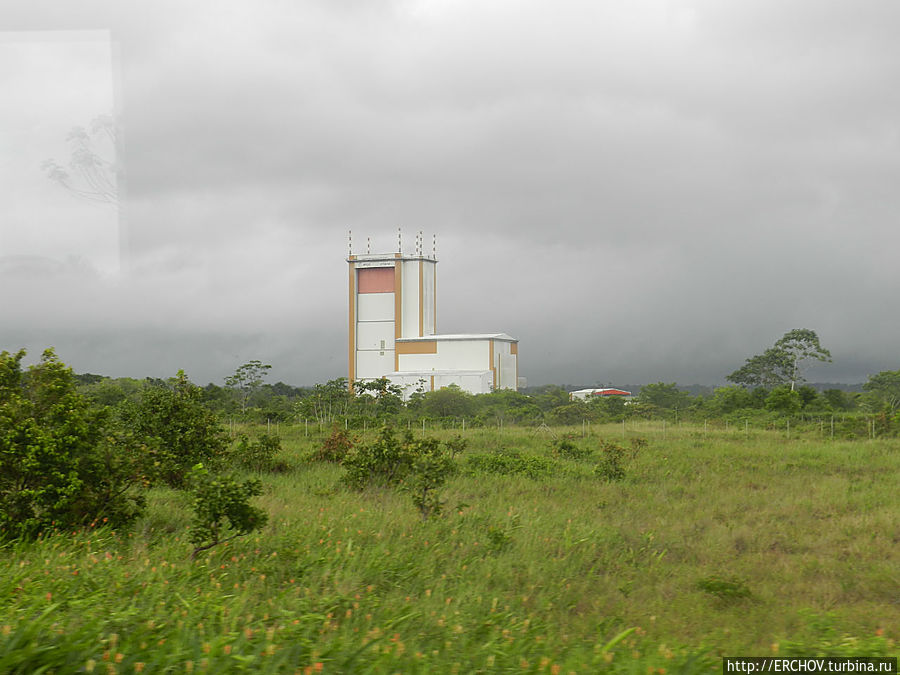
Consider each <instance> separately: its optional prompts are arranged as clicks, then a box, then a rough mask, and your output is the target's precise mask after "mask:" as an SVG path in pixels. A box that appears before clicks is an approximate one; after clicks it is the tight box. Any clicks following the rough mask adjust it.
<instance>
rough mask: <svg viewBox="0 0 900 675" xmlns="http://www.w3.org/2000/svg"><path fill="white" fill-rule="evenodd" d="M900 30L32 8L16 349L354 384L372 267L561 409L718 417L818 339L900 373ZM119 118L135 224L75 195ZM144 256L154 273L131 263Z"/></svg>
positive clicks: (441, 13) (2, 35)
mask: <svg viewBox="0 0 900 675" xmlns="http://www.w3.org/2000/svg"><path fill="white" fill-rule="evenodd" d="M898 26H900V3H897V2H896V1H895V0H881V1H872V0H857V1H856V2H846V0H840V1H836V0H802V1H799V0H798V1H792V0H777V1H776V0H732V1H729V2H722V0H696V1H690V0H684V1H678V0H672V1H666V0H605V1H601V0H554V2H549V1H548V0H395V1H384V2H380V1H378V0H319V1H302V0H283V1H275V0H263V1H259V0H256V1H253V2H251V1H250V0H241V1H236V0H216V1H212V0H204V1H200V0H193V1H191V2H182V1H178V2H176V1H175V0H168V1H159V0H158V1H156V2H136V1H133V0H116V1H115V2H113V1H109V2H100V1H98V2H83V1H78V0H76V1H72V2H65V3H60V2H58V0H52V1H46V0H38V1H35V0H28V1H27V2H26V1H25V0H22V1H21V2H18V1H10V0H0V191H2V197H3V198H2V200H0V349H7V350H14V349H18V348H20V347H26V348H27V349H28V350H29V359H34V358H37V357H38V356H39V354H40V352H41V351H42V350H43V349H44V348H45V347H47V346H54V347H55V348H56V350H57V353H58V354H59V355H60V357H61V358H62V359H63V360H64V361H65V362H66V363H68V364H69V365H71V366H72V367H73V368H74V369H75V370H76V371H77V372H94V373H101V374H105V375H110V376H134V377H144V376H148V375H150V376H158V377H166V376H170V375H173V374H174V373H175V371H176V370H178V369H179V368H183V369H184V370H185V371H186V372H187V373H188V375H189V376H190V377H191V378H192V379H193V380H195V381H197V382H200V383H206V382H209V381H213V382H217V383H219V384H221V383H222V380H223V378H224V377H225V376H227V375H228V374H230V373H232V372H233V371H234V369H235V368H236V367H237V366H239V365H240V364H242V363H244V362H246V361H248V360H251V359H260V360H262V361H264V362H266V363H270V364H272V366H273V368H272V371H271V375H270V380H272V381H276V380H282V381H285V382H289V383H292V384H297V385H302V384H313V383H315V382H322V381H325V380H326V379H331V378H334V377H341V376H345V375H346V372H347V364H346V359H347V349H346V339H347V338H346V334H347V319H346V312H347V308H346V304H347V270H346V267H347V263H346V262H345V259H346V256H347V231H348V229H352V230H353V238H354V249H355V252H364V250H365V245H366V244H365V242H366V237H370V238H371V241H372V251H373V252H382V251H394V250H396V241H397V228H398V227H402V228H403V235H404V249H405V250H407V252H412V249H413V245H414V237H415V233H416V232H417V231H419V230H422V231H424V233H425V236H426V238H427V240H428V242H429V249H430V242H431V236H432V234H435V235H436V236H437V255H438V258H439V260H440V263H439V265H438V286H437V288H438V331H439V332H444V333H454V332H506V333H509V334H510V335H512V336H514V337H516V338H518V339H519V340H520V346H519V354H520V364H519V368H520V374H522V375H524V376H526V377H527V378H528V383H529V384H542V383H550V382H556V383H562V382H568V383H580V384H594V383H600V384H617V383H618V384H625V383H634V384H638V383H647V382H657V381H666V382H671V381H677V382H678V383H680V384H693V383H701V384H718V383H723V382H724V377H725V375H727V374H728V373H730V372H732V371H733V370H735V369H736V368H738V367H739V366H741V365H742V364H743V362H744V359H746V358H747V357H748V356H751V355H753V354H757V353H761V352H762V351H763V350H764V349H766V348H767V347H769V346H771V345H772V343H773V342H774V341H775V340H776V339H778V338H779V337H780V336H781V335H782V334H783V333H785V332H786V331H788V330H790V329H792V328H811V329H813V330H815V331H817V332H818V334H819V336H820V338H821V340H822V344H823V345H824V346H825V347H827V348H829V349H830V350H831V352H832V355H833V357H834V363H833V364H832V365H830V366H827V367H821V368H816V369H812V370H811V371H810V372H809V373H808V377H809V379H811V380H814V381H831V382H839V381H843V382H862V381H865V379H866V377H867V375H868V374H870V373H875V372H878V371H881V370H886V369H890V370H894V369H898V368H900V311H898V309H900V307H898V300H897V298H898V290H900V264H898V259H900V226H898V214H900V86H898V82H900V42H898V40H897V27H898ZM104 114H106V115H108V114H112V115H115V117H116V120H117V122H118V126H119V129H120V132H121V139H122V145H121V147H120V149H119V152H118V153H116V152H115V148H114V147H113V146H111V145H110V144H105V145H104V143H102V142H101V141H100V139H99V138H98V139H97V141H96V146H95V147H96V149H97V152H98V154H100V155H102V156H104V157H107V158H108V159H110V160H113V159H115V160H116V161H117V163H118V169H119V175H120V176H121V177H123V178H124V180H123V181H122V182H121V183H120V185H119V196H120V204H119V206H118V207H116V206H115V205H113V204H107V203H92V202H89V201H85V200H83V199H79V198H77V197H76V196H74V195H73V194H71V193H70V192H67V191H66V190H65V189H63V188H62V187H61V186H59V185H58V184H55V183H53V182H52V181H51V180H49V179H48V177H47V175H46V174H45V172H44V171H42V168H41V165H42V163H43V162H44V161H45V160H47V159H55V160H56V161H57V162H58V163H59V164H61V165H65V164H66V163H67V162H68V158H69V154H70V146H69V145H68V144H67V141H66V137H67V135H68V133H69V131H70V130H71V129H72V128H73V127H76V126H82V127H89V125H90V123H91V120H92V119H94V118H95V117H97V116H98V115H104ZM120 251H124V253H122V254H120Z"/></svg>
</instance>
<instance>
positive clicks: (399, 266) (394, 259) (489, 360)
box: [347, 238, 519, 397]
mask: <svg viewBox="0 0 900 675" xmlns="http://www.w3.org/2000/svg"><path fill="white" fill-rule="evenodd" d="M347 262H348V263H349V267H350V319H349V333H350V335H349V374H348V381H349V384H350V387H351V388H352V387H353V383H354V382H357V381H359V380H372V379H378V378H381V377H386V378H388V379H389V380H390V381H391V382H392V383H394V384H397V385H399V386H401V387H402V388H403V390H404V397H408V396H409V394H411V393H413V392H414V391H415V390H416V389H418V388H419V387H424V389H425V391H434V390H436V389H440V388H441V387H446V386H448V385H451V384H454V385H456V386H458V387H459V388H460V389H463V390H464V391H468V392H470V393H473V394H484V393H487V392H490V391H492V390H494V389H513V390H514V389H516V385H517V382H518V368H519V366H518V340H516V339H515V338H512V337H510V336H509V335H507V334H505V333H459V334H451V335H438V334H437V333H436V330H437V312H436V304H437V303H436V278H435V271H436V266H437V259H436V257H435V256H434V253H433V252H432V255H431V256H427V255H425V254H424V253H423V252H422V242H421V239H419V238H417V240H416V253H415V255H404V254H403V253H401V252H398V253H388V254H370V253H366V254H364V255H354V254H353V253H352V250H351V253H350V255H349V257H348V258H347Z"/></svg>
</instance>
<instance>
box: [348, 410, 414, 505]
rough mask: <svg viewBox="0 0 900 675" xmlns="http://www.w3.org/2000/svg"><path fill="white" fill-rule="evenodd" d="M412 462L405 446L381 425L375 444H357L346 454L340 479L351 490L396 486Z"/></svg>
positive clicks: (407, 447) (388, 429)
mask: <svg viewBox="0 0 900 675" xmlns="http://www.w3.org/2000/svg"><path fill="white" fill-rule="evenodd" d="M407 437H408V438H409V436H408V435H407ZM412 459H413V458H412V455H411V453H410V451H409V445H408V443H401V442H400V441H398V440H397V439H396V438H395V437H394V431H393V430H392V429H391V428H390V427H388V426H387V425H385V426H383V427H382V428H381V431H380V432H379V434H378V438H377V439H376V440H375V441H373V442H371V443H366V444H364V445H357V446H355V447H353V448H352V449H351V450H350V451H349V452H348V453H347V455H346V456H345V457H344V461H343V462H341V464H342V465H343V467H344V469H345V471H346V473H345V474H344V476H343V478H342V480H343V482H344V483H345V484H346V485H347V486H349V487H350V488H351V489H353V490H363V489H365V488H366V487H368V486H370V485H396V484H398V483H400V481H402V480H403V478H404V476H406V474H407V473H408V472H409V469H410V467H411V466H412Z"/></svg>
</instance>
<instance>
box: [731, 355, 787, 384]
mask: <svg viewBox="0 0 900 675" xmlns="http://www.w3.org/2000/svg"><path fill="white" fill-rule="evenodd" d="M790 369H791V362H790V357H789V356H788V355H787V354H786V353H785V352H783V351H782V350H780V349H776V348H775V347H770V348H769V349H767V350H766V351H765V352H763V353H762V354H758V355H756V356H751V357H750V358H749V359H747V361H746V363H744V365H743V366H741V367H740V368H738V369H737V370H736V371H734V372H733V373H731V374H730V375H726V376H725V379H726V380H728V381H729V382H734V383H735V384H738V385H741V386H742V387H747V388H751V387H763V388H765V389H771V388H772V387H775V386H778V385H779V384H783V383H784V382H785V381H786V380H787V379H788V377H789V373H790Z"/></svg>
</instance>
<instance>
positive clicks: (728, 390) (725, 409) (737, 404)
mask: <svg viewBox="0 0 900 675" xmlns="http://www.w3.org/2000/svg"><path fill="white" fill-rule="evenodd" d="M708 404H709V406H710V407H711V408H712V409H713V412H715V413H718V414H724V415H727V414H728V413H732V412H734V411H736V410H742V409H744V408H755V407H757V406H756V401H754V399H753V397H752V395H751V394H750V392H749V391H747V390H746V389H744V388H743V387H718V388H716V390H715V392H714V393H713V396H712V399H710V400H709V401H708Z"/></svg>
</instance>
